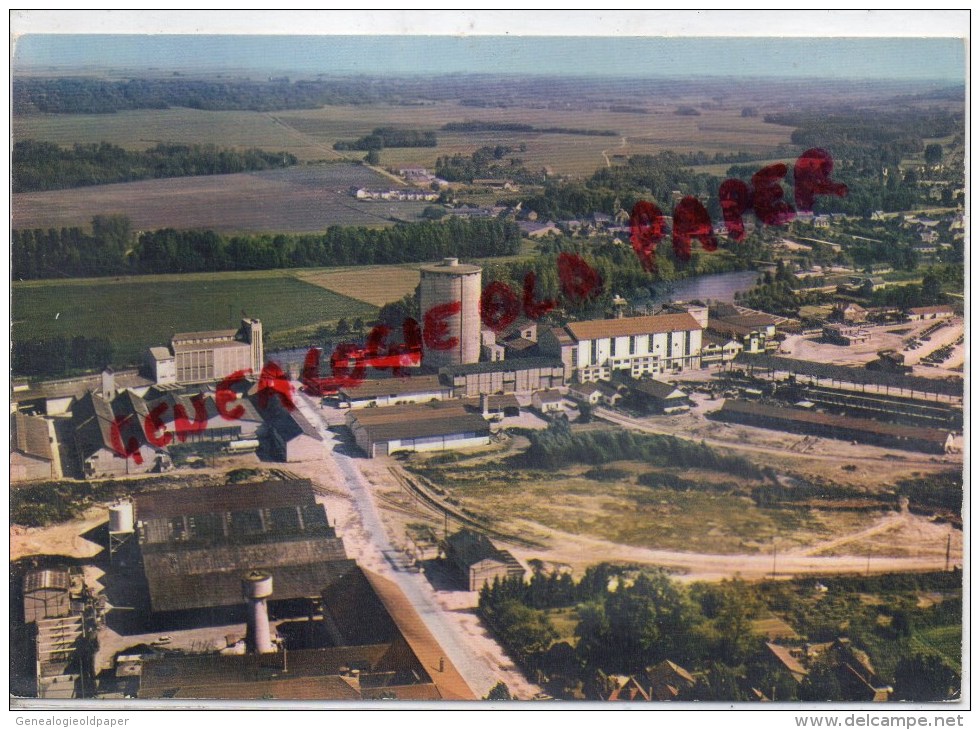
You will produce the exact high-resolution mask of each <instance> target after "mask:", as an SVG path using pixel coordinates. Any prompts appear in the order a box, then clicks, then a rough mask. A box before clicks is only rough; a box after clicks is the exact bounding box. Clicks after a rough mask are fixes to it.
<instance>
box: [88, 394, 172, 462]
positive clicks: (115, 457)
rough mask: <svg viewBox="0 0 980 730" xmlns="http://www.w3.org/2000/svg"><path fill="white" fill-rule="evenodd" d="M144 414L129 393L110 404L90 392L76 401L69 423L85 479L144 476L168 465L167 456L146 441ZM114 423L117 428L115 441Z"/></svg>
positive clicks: (134, 396)
mask: <svg viewBox="0 0 980 730" xmlns="http://www.w3.org/2000/svg"><path fill="white" fill-rule="evenodd" d="M147 413H148V412H147V410H146V404H145V403H143V402H142V399H141V398H139V396H136V395H135V394H132V393H130V392H129V391H124V392H123V393H121V394H120V395H117V396H116V397H115V398H114V399H113V400H112V403H111V404H110V403H109V402H108V401H107V400H105V399H104V398H103V397H102V396H101V395H98V394H96V393H91V392H90V393H86V394H85V395H84V396H82V398H80V399H79V400H78V402H77V403H76V404H75V405H74V407H72V412H71V421H72V430H73V432H74V441H75V452H76V456H77V457H78V462H79V464H81V467H82V475H83V476H84V477H85V478H86V479H90V478H93V477H102V476H110V477H115V476H124V475H126V474H145V473H147V472H151V471H155V470H159V469H160V468H162V467H164V466H166V465H169V463H170V457H169V456H168V455H167V453H166V452H165V451H163V450H158V449H156V448H154V447H153V446H152V445H151V444H149V443H148V442H147V440H146V435H145V433H144V432H143V420H144V419H145V418H146V416H147ZM113 422H115V423H116V425H117V426H118V433H117V435H116V438H115V439H114V438H113ZM126 454H128V456H126Z"/></svg>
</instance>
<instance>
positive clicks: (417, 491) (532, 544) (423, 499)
mask: <svg viewBox="0 0 980 730" xmlns="http://www.w3.org/2000/svg"><path fill="white" fill-rule="evenodd" d="M388 471H389V472H391V475H392V476H393V477H394V478H395V480H396V481H397V482H398V483H399V484H400V485H401V486H402V488H403V489H404V490H405V491H407V492H408V493H409V494H411V495H412V496H413V497H414V498H415V499H416V500H417V502H418V503H419V504H424V505H425V506H427V507H428V508H429V509H431V510H432V511H433V512H435V513H436V514H437V515H439V516H441V517H448V518H450V519H452V520H454V521H456V522H457V523H458V524H459V525H460V526H463V527H469V528H471V529H474V530H477V531H479V532H482V533H484V534H485V535H487V536H488V537H491V538H494V539H497V540H500V541H501V542H508V543H511V544H514V545H520V546H522V547H526V548H543V547H544V545H542V544H541V543H540V542H536V541H534V540H529V539H527V538H523V537H518V536H516V535H510V534H507V533H505V532H500V531H499V530H495V529H493V528H492V527H488V526H487V525H486V524H485V523H484V522H482V521H481V520H477V519H474V518H472V517H470V516H468V515H466V514H464V513H463V512H462V511H460V510H459V509H456V508H455V507H454V506H453V505H449V504H446V503H445V502H442V501H441V500H439V499H437V498H436V497H434V496H433V495H432V494H430V493H429V491H428V490H427V489H425V488H424V487H421V486H419V485H418V484H417V483H416V482H415V481H414V480H412V479H409V478H408V477H407V476H406V475H405V474H403V473H401V472H400V470H399V469H397V468H396V467H393V466H390V467H388Z"/></svg>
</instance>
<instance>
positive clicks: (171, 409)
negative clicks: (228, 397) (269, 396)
mask: <svg viewBox="0 0 980 730" xmlns="http://www.w3.org/2000/svg"><path fill="white" fill-rule="evenodd" d="M134 397H138V396H134ZM145 401H146V409H147V411H148V412H150V413H155V414H156V419H155V420H156V421H157V422H158V423H159V424H160V432H161V433H162V431H163V430H164V429H165V430H166V431H168V432H170V433H171V434H174V435H176V434H178V433H179V434H180V439H177V438H175V439H174V440H175V442H180V443H205V442H208V443H228V442H231V441H237V440H240V439H255V438H257V437H258V435H259V431H260V429H261V427H262V423H263V419H262V416H260V415H259V413H258V411H256V409H255V407H254V406H253V405H252V403H251V402H250V401H249V400H248V399H245V398H239V399H238V400H236V401H235V402H234V403H233V404H230V405H228V406H227V408H235V409H236V413H238V415H237V416H236V417H235V419H234V420H230V419H228V418H226V417H225V416H223V415H221V413H220V412H219V411H218V405H217V403H216V402H215V394H214V393H212V392H209V391H203V392H202V391H197V392H195V391H194V390H191V391H187V390H186V389H184V388H181V387H180V386H176V385H171V386H154V387H153V388H151V389H150V391H149V392H148V393H147V398H146V399H145ZM239 408H240V409H241V410H240V411H239V410H238V409H239ZM199 416H201V417H200V418H199Z"/></svg>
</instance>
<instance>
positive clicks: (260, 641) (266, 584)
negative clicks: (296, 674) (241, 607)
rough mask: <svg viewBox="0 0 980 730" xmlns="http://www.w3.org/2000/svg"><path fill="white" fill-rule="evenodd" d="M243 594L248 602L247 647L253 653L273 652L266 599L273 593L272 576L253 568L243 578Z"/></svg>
mask: <svg viewBox="0 0 980 730" xmlns="http://www.w3.org/2000/svg"><path fill="white" fill-rule="evenodd" d="M242 594H243V595H244V597H245V601H246V603H247V604H248V616H247V618H246V627H247V629H246V632H245V647H246V649H247V650H248V651H249V652H251V653H253V654H271V653H272V652H274V651H275V650H276V648H275V647H274V646H273V645H272V629H271V628H270V627H269V607H268V606H267V605H266V602H265V599H267V598H268V597H269V596H271V595H272V576H271V575H269V574H268V573H264V572H262V571H261V570H253V571H251V572H249V573H246V574H245V577H244V578H243V579H242Z"/></svg>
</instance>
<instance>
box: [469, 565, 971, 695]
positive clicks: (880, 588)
mask: <svg viewBox="0 0 980 730" xmlns="http://www.w3.org/2000/svg"><path fill="white" fill-rule="evenodd" d="M530 566H531V569H532V571H533V574H532V576H531V578H530V580H525V579H524V578H521V577H511V578H507V579H504V580H501V579H499V578H498V579H495V580H494V581H493V582H492V583H488V584H485V585H484V586H483V588H482V589H481V591H480V598H479V604H478V609H477V611H478V614H479V616H480V617H481V619H482V620H483V621H484V622H485V623H486V624H487V626H488V627H489V628H490V629H491V631H492V632H493V633H494V635H495V636H496V637H497V639H498V640H499V641H500V642H501V644H502V645H503V646H504V648H505V649H506V650H507V652H508V654H509V655H510V656H511V657H512V658H514V659H515V661H517V662H518V663H519V664H520V665H521V666H522V668H523V669H524V671H525V672H527V674H528V676H529V677H531V678H533V679H534V681H535V682H537V683H539V684H541V685H542V686H544V687H546V688H547V689H548V691H549V692H551V693H552V694H553V695H554V696H556V697H560V698H563V699H566V698H567V699H591V700H604V699H607V698H608V697H609V695H610V693H611V692H612V691H613V690H614V689H616V688H617V687H618V684H616V683H615V682H614V680H613V679H612V675H630V676H633V677H635V678H637V679H638V681H639V683H640V685H641V687H644V688H647V687H649V684H648V680H647V676H646V671H645V670H647V669H648V668H650V667H652V666H656V665H657V664H658V663H660V662H662V661H664V660H669V661H671V662H675V663H676V664H678V665H680V666H681V667H683V668H685V669H687V670H688V671H690V673H691V675H692V677H693V679H694V682H693V684H692V685H688V684H687V683H683V684H679V685H678V686H677V688H676V689H677V690H678V691H679V694H678V695H677V697H676V699H678V700H700V701H727V702H733V701H734V702H737V701H749V700H758V699H759V695H758V694H757V693H756V691H757V690H761V691H762V692H764V693H765V694H766V695H767V696H770V697H772V695H773V694H774V695H775V699H776V700H777V701H787V700H804V701H842V700H856V699H859V698H860V697H863V695H860V691H859V690H855V688H854V687H853V686H852V685H851V683H849V682H848V677H849V674H848V670H846V669H845V668H844V666H843V665H842V664H841V656H840V655H839V654H836V653H835V651H834V650H833V649H832V648H831V649H827V650H825V652H824V653H823V654H822V655H821V656H820V657H818V658H817V659H815V660H808V661H807V664H808V666H807V669H808V674H807V676H806V677H805V678H804V679H803V681H802V682H799V683H798V682H797V681H795V680H794V679H793V678H791V677H790V675H789V673H788V672H786V671H785V670H781V669H779V668H778V667H777V665H776V664H775V663H774V662H773V659H772V656H771V654H770V653H769V652H768V650H767V649H766V648H765V645H764V641H765V638H764V637H763V636H762V635H760V634H759V633H758V632H757V629H756V628H755V626H754V622H755V621H756V620H757V619H759V618H761V617H763V616H771V615H772V614H771V613H769V612H775V614H776V615H778V616H781V617H785V618H786V620H787V621H788V622H789V623H790V624H791V625H792V626H793V627H794V629H795V630H796V631H797V632H799V633H800V635H801V637H802V639H801V640H802V641H811V642H812V641H827V642H831V641H833V640H835V639H837V638H838V637H840V636H848V637H849V638H850V639H851V640H852V642H853V645H854V646H855V648H857V649H859V650H863V651H866V652H868V653H870V654H871V658H872V661H873V663H874V666H875V668H876V670H877V672H878V675H879V676H880V677H881V678H882V679H884V680H885V681H888V682H889V683H891V684H892V685H893V686H894V688H895V699H900V700H918V701H936V700H948V699H952V698H955V697H956V696H958V693H959V688H960V682H961V678H960V676H959V674H958V672H956V671H955V670H954V669H952V668H951V667H950V665H949V663H948V662H947V661H946V659H945V658H943V657H940V656H937V655H936V654H933V653H931V652H930V653H929V654H922V653H920V651H921V645H918V646H917V645H916V642H915V639H914V636H915V632H916V631H917V630H921V629H927V628H931V627H946V626H955V625H958V624H959V623H960V622H961V621H962V613H961V611H962V599H961V598H960V597H959V596H958V593H959V591H960V590H961V587H962V574H961V573H959V572H953V573H945V574H940V573H935V574H929V575H925V576H896V575H888V576H872V577H863V576H861V577H850V576H848V577H821V578H820V581H819V582H820V583H823V584H824V585H825V586H826V588H827V590H826V591H825V592H824V593H823V594H817V593H816V592H815V590H814V587H815V585H816V583H817V581H816V580H815V579H812V578H811V579H801V580H795V581H789V582H782V581H779V582H771V583H762V584H749V583H746V582H744V581H742V580H740V579H738V578H736V579H734V580H726V581H722V582H721V583H702V582H698V583H692V584H689V585H685V584H682V583H680V582H678V581H675V580H673V579H672V578H671V576H670V575H668V574H667V573H666V572H665V571H664V570H663V569H649V568H643V567H640V566H635V565H612V564H608V563H603V564H599V565H593V566H590V567H589V568H588V569H587V570H586V571H585V574H584V575H583V576H582V578H581V579H580V580H579V581H577V582H576V581H574V580H573V579H572V578H571V577H570V576H569V575H568V574H567V573H565V572H559V571H551V572H548V571H546V570H545V568H544V565H543V564H542V563H540V561H530ZM925 590H934V591H936V590H938V591H942V592H943V593H944V594H945V597H944V600H943V601H942V602H941V603H940V604H939V605H937V606H933V607H931V608H920V607H918V606H917V604H916V601H917V595H918V594H920V593H921V592H922V591H925ZM862 592H864V593H870V594H872V595H874V596H876V597H881V598H884V599H885V600H884V601H882V602H881V603H875V604H873V605H872V604H869V603H868V602H866V601H862V600H860V595H859V594H860V593H862ZM949 594H953V595H949ZM556 610H561V612H562V614H563V623H564V622H565V621H567V619H568V618H569V614H570V617H571V618H572V620H573V621H574V629H573V634H574V637H575V640H574V642H573V641H572V640H570V637H569V636H568V630H567V629H566V630H565V632H564V634H561V633H559V631H558V630H557V629H556V624H555V623H553V622H552V616H554V615H555V613H554V612H555V611H556ZM778 641H779V640H777V643H778ZM856 692H857V694H856ZM859 695H860V696H859Z"/></svg>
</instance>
